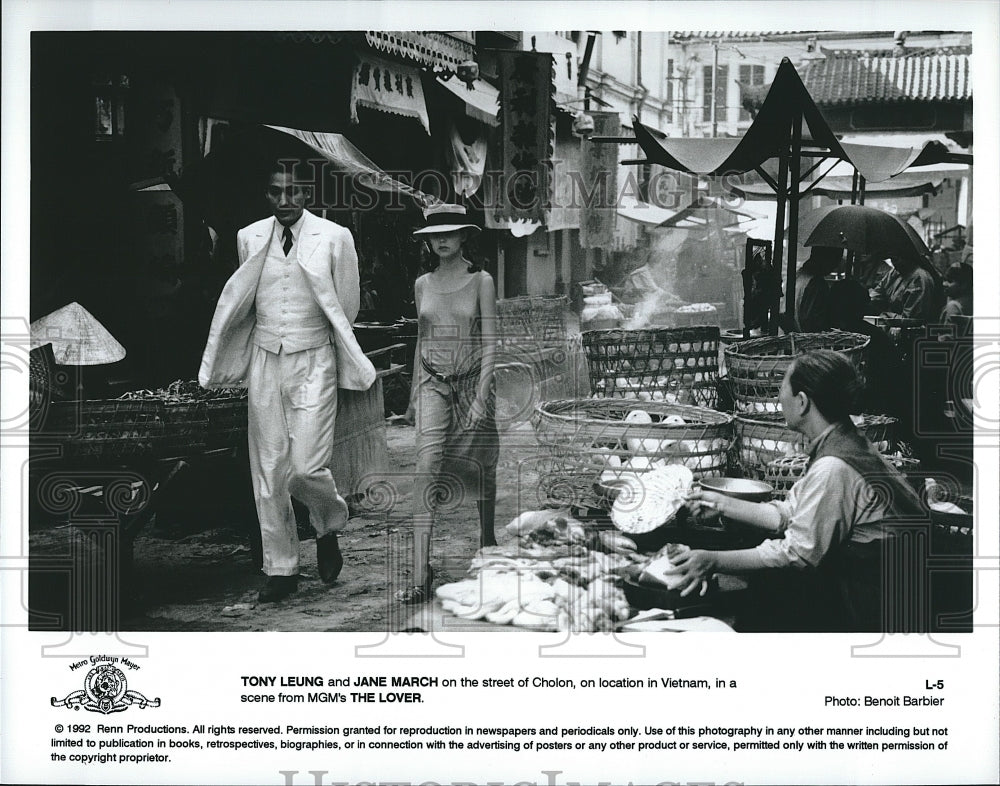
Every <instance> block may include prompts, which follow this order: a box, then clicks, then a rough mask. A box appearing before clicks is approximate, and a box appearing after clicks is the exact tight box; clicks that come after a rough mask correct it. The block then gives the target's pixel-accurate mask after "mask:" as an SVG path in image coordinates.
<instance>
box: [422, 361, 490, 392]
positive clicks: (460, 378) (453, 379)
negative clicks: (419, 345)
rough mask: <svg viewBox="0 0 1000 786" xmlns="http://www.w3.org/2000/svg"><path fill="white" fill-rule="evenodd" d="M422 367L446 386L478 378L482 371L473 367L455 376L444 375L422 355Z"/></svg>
mask: <svg viewBox="0 0 1000 786" xmlns="http://www.w3.org/2000/svg"><path fill="white" fill-rule="evenodd" d="M420 365H421V366H423V367H424V371H426V372H427V373H428V374H430V375H431V376H432V377H434V379H436V380H438V382H443V383H445V384H446V385H455V384H456V383H458V382H464V381H465V380H467V379H469V378H470V377H473V376H475V377H478V376H479V373H480V370H481V369H480V367H479V366H473V367H472V368H470V369H467V370H465V371H459V372H456V373H454V374H442V373H441V372H440V371H438V370H437V369H436V368H434V366H432V365H431V364H430V363H428V362H427V358H425V357H423V356H422V355H421V356H420Z"/></svg>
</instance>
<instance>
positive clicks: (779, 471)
mask: <svg viewBox="0 0 1000 786" xmlns="http://www.w3.org/2000/svg"><path fill="white" fill-rule="evenodd" d="M885 459H886V461H888V462H889V463H890V464H892V466H894V467H895V468H896V469H898V470H899V471H900V472H902V473H903V474H904V475H906V476H910V475H914V474H916V473H917V472H918V471H919V470H920V462H919V461H918V460H917V459H915V458H911V457H909V456H896V455H893V456H885ZM808 464H809V457H808V456H806V455H804V454H801V453H797V454H795V455H791V456H783V457H782V458H779V459H775V460H774V461H772V462H770V463H769V464H768V465H767V466H766V467H765V468H764V474H763V480H764V481H765V482H767V483H769V484H771V486H773V487H774V494H773V496H774V497H775V498H776V499H784V498H785V497H786V496H788V491H789V489H791V487H792V486H794V485H795V483H796V481H798V479H799V478H801V477H802V475H803V474H804V473H805V471H806V466H807V465H808Z"/></svg>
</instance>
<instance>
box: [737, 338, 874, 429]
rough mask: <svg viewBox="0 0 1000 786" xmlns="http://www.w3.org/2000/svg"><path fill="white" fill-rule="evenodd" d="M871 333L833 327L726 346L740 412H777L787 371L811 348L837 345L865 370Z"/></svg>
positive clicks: (849, 358) (835, 348) (859, 368)
mask: <svg viewBox="0 0 1000 786" xmlns="http://www.w3.org/2000/svg"><path fill="white" fill-rule="evenodd" d="M869 341H870V339H869V338H868V336H864V335H862V334H860V333H845V332H844V331H840V330H831V331H828V332H825V333H788V334H786V335H784V336H762V337H760V338H751V339H747V340H745V341H737V342H735V343H733V344H730V345H729V346H728V347H726V349H725V352H724V356H725V366H726V371H727V374H728V380H729V387H730V389H731V391H732V396H733V400H734V403H735V406H736V411H737V412H746V413H758V414H759V413H763V412H774V411H777V410H776V409H774V405H775V404H776V403H777V401H778V390H779V389H780V388H781V380H782V379H784V377H785V372H786V371H788V367H789V366H790V365H791V364H792V361H793V360H795V358H796V356H798V355H801V354H802V353H803V352H808V351H809V350H812V349H834V350H837V351H838V352H840V353H842V354H843V355H844V356H845V357H847V359H848V360H850V361H851V362H852V363H853V364H854V365H855V367H856V368H857V369H858V371H859V372H861V373H863V372H864V362H865V353H866V351H867V348H868V342H869Z"/></svg>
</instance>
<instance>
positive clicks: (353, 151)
mask: <svg viewBox="0 0 1000 786" xmlns="http://www.w3.org/2000/svg"><path fill="white" fill-rule="evenodd" d="M267 128H271V129H273V130H275V131H280V132H281V133H283V134H288V135H289V136H293V137H295V138H296V139H298V140H299V141H301V142H303V143H305V144H306V145H308V146H309V147H311V148H312V149H313V150H315V151H316V152H317V153H319V154H320V155H322V156H324V157H325V158H326V159H328V160H329V161H331V162H332V163H333V164H335V165H336V166H337V167H338V168H339V169H341V170H343V171H344V172H346V173H348V174H349V175H352V176H356V177H358V178H359V182H360V183H361V184H362V185H364V186H366V187H368V188H372V189H375V190H376V191H398V192H399V193H401V194H406V195H407V196H409V197H411V198H412V199H414V200H415V201H416V202H418V203H419V204H420V205H421V206H423V207H426V206H428V205H431V204H434V203H435V202H439V201H440V200H439V199H438V198H437V197H433V196H431V195H429V194H425V193H424V192H423V191H418V190H417V189H415V188H412V187H411V186H408V185H406V183H403V182H402V181H399V180H396V179H395V178H393V177H391V176H390V175H388V174H386V173H385V172H383V171H382V170H381V169H379V168H378V166H377V165H376V164H375V163H374V162H372V161H371V160H370V159H369V158H368V157H367V156H366V155H365V154H364V153H362V152H361V151H360V150H358V149H357V148H356V147H355V146H354V145H352V144H351V143H350V142H349V141H348V140H347V138H346V137H345V136H344V135H343V134H335V133H332V132H325V131H302V130H301V129H298V128H284V127H282V126H270V125H269V126H267Z"/></svg>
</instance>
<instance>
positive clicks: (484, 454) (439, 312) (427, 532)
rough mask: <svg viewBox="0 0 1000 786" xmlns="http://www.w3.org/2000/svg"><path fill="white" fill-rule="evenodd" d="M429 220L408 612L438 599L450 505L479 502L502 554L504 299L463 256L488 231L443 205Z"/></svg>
mask: <svg viewBox="0 0 1000 786" xmlns="http://www.w3.org/2000/svg"><path fill="white" fill-rule="evenodd" d="M424 219H425V221H426V226H424V227H422V228H421V229H418V230H416V232H414V235H416V236H417V237H421V238H424V239H425V240H426V241H427V245H428V247H429V249H430V251H431V253H432V254H433V258H432V260H431V263H430V264H431V270H430V272H428V273H425V274H424V275H422V276H420V277H419V278H418V279H417V280H416V282H415V283H414V296H415V302H416V306H417V318H418V322H417V350H416V358H415V360H414V369H413V389H412V392H411V394H410V408H409V410H408V411H407V415H406V418H407V420H409V421H411V422H414V421H415V423H416V427H417V429H416V430H417V434H416V440H417V472H416V476H415V478H414V489H413V508H414V514H413V541H414V544H413V574H412V579H413V581H412V584H411V586H409V587H406V588H405V589H402V590H400V591H399V592H398V593H396V599H397V600H398V601H400V602H403V603H408V604H415V603H423V602H424V601H426V600H429V599H430V591H431V583H432V581H433V572H432V571H431V568H430V564H429V560H430V542H431V531H432V528H433V523H434V516H435V512H436V510H437V508H438V507H439V505H440V504H441V503H442V501H443V499H446V498H448V497H452V498H457V501H461V500H462V499H475V500H476V504H477V507H478V510H479V528H480V533H479V544H480V546H495V545H496V536H495V534H494V512H495V507H496V468H497V458H498V455H499V437H498V434H497V427H496V416H495V410H496V387H495V382H494V376H493V370H494V359H495V355H496V308H497V307H496V289H495V287H494V284H493V277H492V276H490V274H489V273H487V272H486V271H484V270H480V269H479V267H478V266H477V265H475V264H474V263H472V262H470V261H469V259H468V258H467V257H466V255H465V253H464V245H465V243H466V241H467V240H468V239H469V238H470V237H471V236H472V235H473V234H475V233H478V232H479V231H480V230H479V227H478V226H476V225H475V224H473V223H471V222H470V221H469V219H468V217H467V216H466V210H465V208H464V207H462V206H461V205H449V204H441V205H435V206H432V207H430V208H428V209H427V210H426V211H425V212H424Z"/></svg>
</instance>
